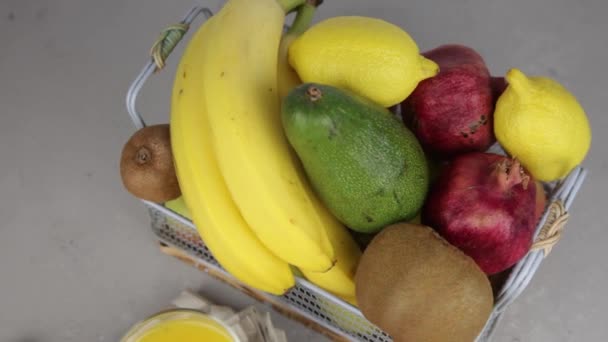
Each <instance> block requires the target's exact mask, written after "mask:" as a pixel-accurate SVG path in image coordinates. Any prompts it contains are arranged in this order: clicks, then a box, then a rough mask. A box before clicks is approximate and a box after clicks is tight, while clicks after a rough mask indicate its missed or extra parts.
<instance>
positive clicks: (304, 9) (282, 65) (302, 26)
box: [277, 0, 317, 99]
mask: <svg viewBox="0 0 608 342" xmlns="http://www.w3.org/2000/svg"><path fill="white" fill-rule="evenodd" d="M316 3H317V1H310V0H308V1H306V3H305V4H303V5H302V6H300V7H299V8H298V12H297V14H296V17H295V19H294V21H293V23H292V24H291V27H290V28H289V30H288V31H287V32H286V33H285V34H284V35H283V38H282V39H281V44H280V45H279V60H278V70H277V71H278V89H279V99H283V98H284V97H285V96H287V94H289V92H290V91H291V90H292V89H293V88H295V87H297V86H298V85H300V84H301V83H302V81H301V80H300V77H299V76H298V74H297V73H296V71H295V70H294V69H293V68H292V67H291V65H289V60H288V56H287V54H288V52H289V46H290V45H291V43H293V41H294V40H296V38H298V37H299V36H300V35H301V34H302V33H303V32H304V31H306V29H307V28H308V27H309V26H310V23H311V21H312V18H313V16H314V13H315V10H316V8H317V5H316Z"/></svg>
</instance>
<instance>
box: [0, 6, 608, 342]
mask: <svg viewBox="0 0 608 342" xmlns="http://www.w3.org/2000/svg"><path fill="white" fill-rule="evenodd" d="M201 2H202V3H205V4H209V6H210V7H211V8H213V9H217V8H218V6H219V4H220V3H221V2H219V1H211V0H203V1H201ZM191 5H192V2H191V1H189V0H173V1H159V0H150V1H144V0H126V1H125V0H106V1H98V0H82V1H77V0H53V1H50V0H46V1H45V0H2V1H0V105H1V109H0V193H1V194H2V195H1V196H0V275H1V276H0V308H1V309H0V341H3V342H4V341H7V342H55V341H57V342H59V341H75V342H89V341H116V340H118V339H119V337H120V336H121V335H122V334H123V333H124V332H125V331H126V329H128V327H129V326H130V325H131V324H133V323H134V322H136V321H137V320H139V319H142V318H144V317H145V316H147V315H149V314H151V313H153V312H155V311H156V310H158V309H160V308H162V307H163V306H165V305H166V304H167V302H168V301H169V300H170V299H171V298H173V296H175V295H176V294H177V293H179V291H181V290H182V289H184V288H193V289H197V290H200V291H201V292H202V293H204V294H205V295H207V296H209V297H211V298H212V299H214V300H216V301H218V302H220V303H222V304H230V305H234V306H235V307H237V308H241V307H245V306H247V305H250V304H252V303H253V302H252V301H251V300H250V299H248V298H246V297H244V296H243V295H241V294H239V293H237V292H235V291H233V290H231V289H229V288H228V287H226V286H224V285H222V284H219V283H218V282H216V281H214V280H213V279H211V278H209V277H207V276H206V275H204V274H202V273H201V272H199V271H197V270H195V269H194V268H192V267H189V266H186V265H184V264H182V263H180V262H178V261H176V260H174V259H172V258H169V257H166V256H164V255H162V254H160V252H159V251H158V248H157V246H156V244H155V240H154V236H153V235H152V234H151V232H150V230H149V228H148V224H149V220H148V217H147V214H146V211H145V209H144V207H143V206H142V205H141V204H140V202H138V201H137V200H135V199H134V198H132V197H131V196H130V195H129V194H127V193H126V192H125V191H124V190H123V189H122V186H121V183H120V178H119V174H118V160H119V155H120V149H121V148H122V145H123V143H124V142H125V141H126V139H128V137H129V136H130V134H131V133H132V126H131V124H130V122H129V119H128V116H127V115H126V112H125V109H124V106H123V97H124V93H125V91H126V89H127V87H128V85H129V83H130V81H131V80H132V78H133V77H134V76H135V74H136V73H137V72H138V70H139V68H140V66H141V64H142V62H143V61H144V59H145V55H146V53H147V51H148V49H149V47H150V44H151V43H152V42H153V40H154V39H155V38H156V35H157V33H158V32H159V31H160V29H162V28H163V27H164V26H165V25H167V24H170V23H173V22H175V21H176V20H177V19H178V18H180V17H181V16H182V15H183V14H184V13H185V12H186V11H187V10H188V8H189V7H190V6H191ZM345 14H347V15H353V14H357V15H368V16H376V17H380V18H384V19H386V20H389V21H391V22H393V23H396V24H398V25H400V26H402V27H403V28H405V29H406V30H408V31H409V32H410V33H411V35H412V36H413V37H414V39H416V41H417V42H418V44H419V46H420V47H421V49H422V50H426V49H430V48H433V47H435V46H437V45H439V44H444V43H462V44H467V45H470V46H473V47H474V48H476V49H477V50H478V51H479V52H480V53H481V54H482V55H483V56H484V57H485V59H486V61H487V63H488V66H489V68H490V69H491V71H492V73H493V74H496V75H499V74H503V73H504V72H505V71H506V70H507V69H508V68H510V67H512V66H516V67H519V68H521V69H522V70H524V71H525V72H528V73H532V74H544V75H549V76H552V77H554V78H556V79H558V80H559V81H560V82H562V83H563V84H564V85H566V86H567V87H568V88H569V89H570V90H571V91H572V92H573V93H574V94H575V95H576V96H577V97H578V98H579V99H580V101H581V103H582V104H583V106H584V107H585V108H586V110H587V112H588V115H589V118H590V120H591V123H592V127H593V133H594V138H593V147H592V149H591V152H590V154H589V156H588V158H587V160H586V161H585V165H586V166H587V167H588V168H589V169H590V170H591V173H590V176H589V178H588V181H587V183H586V185H585V186H584V187H583V189H582V191H581V193H580V195H579V197H578V199H577V201H576V203H575V204H574V206H573V208H572V218H571V220H570V222H569V224H568V227H567V231H566V233H565V235H564V238H563V240H562V241H561V242H560V243H559V245H558V246H557V247H556V248H555V249H554V251H553V253H552V254H551V255H550V257H549V258H548V259H547V260H546V262H545V263H544V264H543V265H542V266H541V269H540V271H539V272H538V274H537V276H536V277H535V279H534V280H533V281H532V283H531V285H530V287H529V288H528V289H527V291H526V292H525V293H524V294H523V296H522V297H520V299H519V300H518V301H517V302H516V303H515V304H514V305H513V306H511V307H510V309H509V311H508V313H507V314H506V316H505V318H504V320H503V321H502V322H501V325H500V326H499V329H498V332H497V335H496V338H495V341H498V342H516V341H534V342H536V341H554V342H562V341H564V342H565V341H576V342H578V341H605V340H606V339H607V338H608V326H607V325H606V319H605V317H604V314H605V310H606V307H607V305H608V296H606V295H605V289H606V287H607V286H608V272H607V271H608V266H607V264H606V262H605V260H606V257H607V256H608V252H607V249H606V245H607V244H608V233H607V232H606V227H605V222H606V221H605V213H606V200H605V196H606V194H607V193H608V179H607V178H606V172H607V170H608V157H607V153H606V150H605V146H606V144H607V143H608V140H607V139H608V138H606V135H604V134H603V133H604V131H603V130H604V129H607V128H608V127H607V124H608V118H607V116H606V111H605V107H604V102H603V101H606V94H607V89H608V77H607V76H608V71H607V70H608V69H607V68H606V66H605V64H604V63H605V61H606V58H607V57H608V38H607V37H608V35H607V33H608V21H606V20H605V18H606V15H607V14H608V3H607V2H605V1H602V0H578V1H567V0H512V1H499V0H425V1H397V0H392V1H391V0H377V1H370V0H367V1H363V0H356V1H355V0H353V1H339V0H327V1H326V3H325V4H323V6H322V7H321V10H320V13H319V15H318V16H317V19H316V20H319V19H321V18H325V17H329V16H335V15H345ZM180 51H181V48H180V49H178V50H176V52H177V53H179V52H180ZM175 62H176V58H172V59H170V62H169V63H170V67H169V68H168V69H167V70H166V71H165V72H163V73H161V74H159V75H158V76H155V79H154V82H152V83H150V84H149V85H148V86H146V88H145V89H144V92H143V94H142V98H141V107H140V108H141V110H142V112H143V113H145V116H146V118H148V119H149V121H150V122H153V123H157V122H166V121H167V118H168V104H169V94H170V92H169V90H170V87H171V78H172V72H173V70H174V67H175ZM257 305H259V306H260V307H261V308H264V306H262V305H260V304H257ZM274 317H275V319H276V322H277V325H279V326H280V327H282V328H284V329H285V330H287V331H288V335H289V338H290V340H291V341H319V340H322V338H321V337H320V336H319V335H316V334H314V333H312V332H311V331H308V330H306V329H304V328H303V327H302V326H300V325H299V324H296V323H293V322H291V321H289V320H287V319H284V318H282V317H281V316H279V315H275V316H274Z"/></svg>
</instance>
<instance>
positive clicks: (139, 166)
mask: <svg viewBox="0 0 608 342" xmlns="http://www.w3.org/2000/svg"><path fill="white" fill-rule="evenodd" d="M120 176H121V178H122V182H123V185H124V187H125V188H126V189H127V190H128V191H129V192H130V193H131V194H132V195H133V196H135V197H138V198H141V199H144V200H148V201H151V202H156V203H163V202H166V201H169V200H172V199H175V198H177V197H179V196H180V195H181V191H180V189H179V184H178V182H177V176H176V175H175V166H174V165H173V153H172V152H171V136H170V130H169V125H167V124H161V125H153V126H147V127H144V128H142V129H140V130H138V131H137V132H135V133H134V134H133V135H132V136H131V138H130V139H129V141H127V143H126V144H125V146H124V147H123V150H122V156H121V158H120Z"/></svg>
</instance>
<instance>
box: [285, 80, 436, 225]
mask: <svg viewBox="0 0 608 342" xmlns="http://www.w3.org/2000/svg"><path fill="white" fill-rule="evenodd" d="M282 121H283V128H284V130H285V134H286V136H287V138H288V140H289V143H290V144H291V146H292V147H293V149H294V150H295V152H296V154H297V155H298V157H299V158H300V160H301V162H302V164H303V166H304V170H305V171H306V174H307V175H308V178H309V180H310V182H311V184H312V186H313V188H314V190H315V191H316V193H317V194H318V196H319V197H320V199H321V200H322V202H323V203H324V204H325V206H326V207H327V208H328V209H329V210H330V211H331V212H332V213H333V214H334V215H335V216H336V217H337V218H338V219H339V220H340V221H342V223H344V224H345V225H346V226H348V227H349V228H351V229H353V230H355V231H358V232H363V233H373V232H377V231H379V230H381V229H382V228H383V227H385V226H387V225H389V224H391V223H395V222H398V221H404V220H409V219H411V218H413V217H414V216H415V215H416V214H417V213H418V211H419V210H420V208H421V207H422V205H423V203H424V199H425V197H426V194H427V191H428V186H429V171H428V166H427V162H426V159H425V155H424V152H423V150H422V148H421V146H420V143H419V142H418V140H416V137H415V136H414V134H413V133H412V132H411V131H409V130H408V129H407V128H406V127H405V126H404V125H403V124H402V123H401V122H400V121H399V120H398V119H397V118H396V117H395V116H394V115H393V114H392V113H391V112H389V111H388V110H387V109H386V108H384V107H382V106H380V105H377V104H375V103H373V102H372V101H370V100H368V99H365V98H363V97H360V96H358V95H355V94H353V93H351V92H348V91H346V90H342V89H339V88H335V87H331V86H327V85H322V84H313V83H306V84H302V85H300V86H299V87H297V88H295V89H293V90H292V91H291V92H290V93H289V95H288V96H286V97H285V98H284V99H283V103H282Z"/></svg>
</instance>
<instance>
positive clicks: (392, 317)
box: [355, 223, 494, 342]
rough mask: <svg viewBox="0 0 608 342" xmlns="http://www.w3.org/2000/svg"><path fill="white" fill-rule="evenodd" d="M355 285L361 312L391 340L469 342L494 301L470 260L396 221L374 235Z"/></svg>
mask: <svg viewBox="0 0 608 342" xmlns="http://www.w3.org/2000/svg"><path fill="white" fill-rule="evenodd" d="M355 284H356V295H357V303H358V304H359V308H360V309H361V312H362V313H363V315H364V316H365V317H366V318H367V319H368V320H369V321H371V322H372V323H374V324H376V325H377V326H378V327H380V328H381V329H383V330H384V331H385V332H387V333H388V334H389V335H391V337H392V338H393V340H394V341H396V342H419V341H424V342H445V341H450V342H472V341H474V340H475V338H476V337H477V335H478V334H479V333H480V332H481V330H482V329H483V327H484V325H485V323H486V321H487V320H488V318H489V316H490V313H491V311H492V306H493V302H494V298H493V296H492V287H491V286H490V282H489V280H488V278H487V277H486V275H485V274H484V273H483V272H482V271H481V269H480V268H479V267H478V266H477V264H476V263H475V262H474V261H473V259H471V258H470V257H468V256H467V255H465V254H464V253H462V252H461V251H460V250H459V249H457V248H456V247H454V246H452V245H451V244H449V243H448V242H447V241H446V240H445V239H443V238H442V237H441V236H439V235H438V234H437V233H436V232H435V231H434V230H433V229H432V228H430V227H427V226H423V225H419V224H410V223H397V224H394V225H391V226H388V227H386V228H385V229H383V230H382V231H381V232H380V233H379V234H378V235H376V236H375V237H374V239H373V240H372V242H371V243H370V244H369V246H367V249H366V250H365V252H364V253H363V256H362V258H361V261H360V262H359V266H358V269H357V273H356V276H355Z"/></svg>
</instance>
